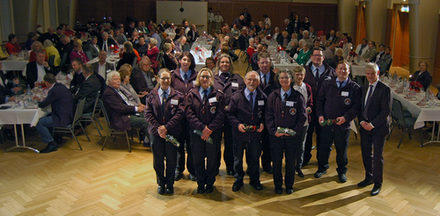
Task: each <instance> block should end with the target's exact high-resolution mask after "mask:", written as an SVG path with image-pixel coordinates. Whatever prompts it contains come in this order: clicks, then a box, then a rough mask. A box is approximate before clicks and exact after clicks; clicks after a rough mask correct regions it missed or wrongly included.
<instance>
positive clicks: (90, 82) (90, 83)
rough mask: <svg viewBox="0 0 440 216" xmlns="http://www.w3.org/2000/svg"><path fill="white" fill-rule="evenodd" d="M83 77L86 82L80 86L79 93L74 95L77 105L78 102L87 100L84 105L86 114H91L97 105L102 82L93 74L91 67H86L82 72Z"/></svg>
mask: <svg viewBox="0 0 440 216" xmlns="http://www.w3.org/2000/svg"><path fill="white" fill-rule="evenodd" d="M82 76H84V81H83V82H82V83H81V84H80V85H79V88H78V91H76V92H75V94H74V97H73V98H74V100H75V104H78V101H79V100H81V99H83V98H85V99H86V102H85V104H84V110H83V112H84V113H90V112H92V111H93V106H94V105H95V100H96V94H97V93H98V91H99V90H101V82H100V81H99V79H98V78H97V77H96V76H97V75H96V74H95V73H93V70H92V66H91V65H85V66H84V67H83V70H82Z"/></svg>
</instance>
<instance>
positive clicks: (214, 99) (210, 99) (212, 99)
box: [208, 97, 217, 103]
mask: <svg viewBox="0 0 440 216" xmlns="http://www.w3.org/2000/svg"><path fill="white" fill-rule="evenodd" d="M208 102H209V103H215V102H217V98H216V97H212V98H209V100H208Z"/></svg>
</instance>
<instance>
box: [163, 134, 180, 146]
mask: <svg viewBox="0 0 440 216" xmlns="http://www.w3.org/2000/svg"><path fill="white" fill-rule="evenodd" d="M165 141H167V142H169V143H171V144H173V146H176V147H179V146H180V143H179V141H177V139H176V138H175V137H173V136H171V135H169V134H167V136H166V138H165Z"/></svg>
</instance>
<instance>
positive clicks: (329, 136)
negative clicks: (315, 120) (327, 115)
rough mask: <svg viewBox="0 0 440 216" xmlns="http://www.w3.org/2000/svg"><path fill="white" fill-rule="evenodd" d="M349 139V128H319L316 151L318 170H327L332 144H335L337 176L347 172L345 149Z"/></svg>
mask: <svg viewBox="0 0 440 216" xmlns="http://www.w3.org/2000/svg"><path fill="white" fill-rule="evenodd" d="M349 137H350V128H341V127H339V126H324V127H322V128H321V143H320V148H319V149H318V155H319V157H318V170H320V171H324V170H327V169H328V168H329V164H328V159H329V157H330V152H331V150H332V144H333V142H334V143H335V149H336V163H337V164H338V168H337V169H336V171H338V173H339V174H342V173H344V174H345V173H346V172H347V167H346V166H347V163H348V159H347V147H348V138H349Z"/></svg>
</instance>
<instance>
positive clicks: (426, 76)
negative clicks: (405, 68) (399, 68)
mask: <svg viewBox="0 0 440 216" xmlns="http://www.w3.org/2000/svg"><path fill="white" fill-rule="evenodd" d="M409 81H416V82H420V84H422V86H423V90H424V91H426V89H428V88H429V85H431V82H432V76H431V74H430V73H429V72H428V63H427V62H426V61H421V62H419V70H418V71H416V72H415V73H414V74H413V75H412V76H411V77H410V78H409Z"/></svg>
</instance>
